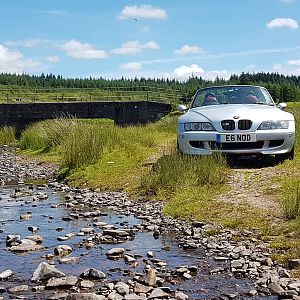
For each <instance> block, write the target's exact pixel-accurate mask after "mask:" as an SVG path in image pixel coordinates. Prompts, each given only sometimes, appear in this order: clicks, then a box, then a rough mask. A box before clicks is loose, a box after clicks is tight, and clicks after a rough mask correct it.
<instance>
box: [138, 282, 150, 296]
mask: <svg viewBox="0 0 300 300" xmlns="http://www.w3.org/2000/svg"><path fill="white" fill-rule="evenodd" d="M152 290H153V287H151V286H146V285H143V284H140V283H138V282H136V283H135V286H134V290H133V291H134V292H135V293H138V294H139V293H142V294H147V293H149V292H150V291H152Z"/></svg>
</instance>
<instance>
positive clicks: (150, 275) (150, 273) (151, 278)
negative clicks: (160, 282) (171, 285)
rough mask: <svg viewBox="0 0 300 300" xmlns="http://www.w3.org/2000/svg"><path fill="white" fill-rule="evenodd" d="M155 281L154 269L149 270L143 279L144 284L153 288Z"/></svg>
mask: <svg viewBox="0 0 300 300" xmlns="http://www.w3.org/2000/svg"><path fill="white" fill-rule="evenodd" d="M156 281H157V277H156V271H155V270H154V269H150V270H149V271H148V273H147V275H146V277H145V283H146V284H147V285H149V286H154V285H155V284H156Z"/></svg>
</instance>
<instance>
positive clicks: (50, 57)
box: [47, 55, 60, 63]
mask: <svg viewBox="0 0 300 300" xmlns="http://www.w3.org/2000/svg"><path fill="white" fill-rule="evenodd" d="M47 60H48V61H49V62H52V63H57V62H60V58H59V57H58V56H56V55H54V56H48V57H47Z"/></svg>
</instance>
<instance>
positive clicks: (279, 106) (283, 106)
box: [277, 102, 287, 110]
mask: <svg viewBox="0 0 300 300" xmlns="http://www.w3.org/2000/svg"><path fill="white" fill-rule="evenodd" d="M277 107H278V108H280V109H282V110H283V109H285V108H286V107H287V104H286V103H284V102H280V103H279V104H278V105H277Z"/></svg>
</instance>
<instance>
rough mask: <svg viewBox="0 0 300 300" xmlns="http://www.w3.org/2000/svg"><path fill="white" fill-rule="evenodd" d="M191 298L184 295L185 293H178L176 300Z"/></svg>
mask: <svg viewBox="0 0 300 300" xmlns="http://www.w3.org/2000/svg"><path fill="white" fill-rule="evenodd" d="M188 298H189V296H188V295H186V294H184V293H183V292H176V293H175V299H176V300H187V299H188Z"/></svg>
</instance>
